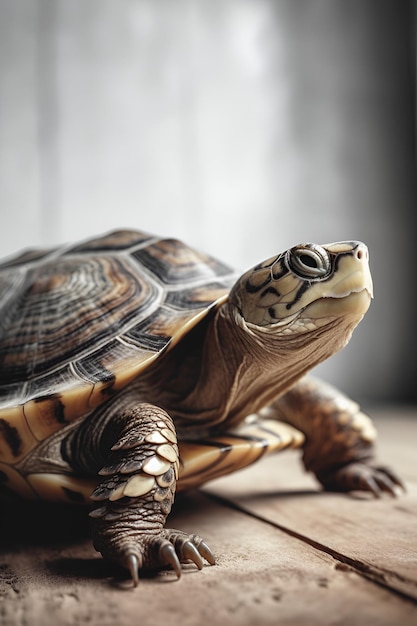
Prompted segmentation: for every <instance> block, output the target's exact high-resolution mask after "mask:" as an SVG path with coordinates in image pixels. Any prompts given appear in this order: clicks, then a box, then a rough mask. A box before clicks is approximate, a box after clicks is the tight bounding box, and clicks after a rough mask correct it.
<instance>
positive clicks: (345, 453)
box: [263, 377, 404, 497]
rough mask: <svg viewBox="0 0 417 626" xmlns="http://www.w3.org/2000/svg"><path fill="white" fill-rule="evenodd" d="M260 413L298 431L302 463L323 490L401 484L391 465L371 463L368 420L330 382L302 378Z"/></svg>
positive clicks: (372, 434) (377, 491) (376, 490)
mask: <svg viewBox="0 0 417 626" xmlns="http://www.w3.org/2000/svg"><path fill="white" fill-rule="evenodd" d="M263 413H264V414H265V415H266V416H268V417H270V418H271V417H274V418H275V419H278V420H281V421H284V422H287V423H288V424H291V425H292V426H294V427H295V428H297V429H298V430H300V431H301V432H302V433H304V435H305V437H306V441H305V446H304V454H303V461H304V465H305V467H306V469H307V470H309V471H312V472H314V473H315V475H316V476H317V478H318V480H319V481H320V483H321V484H322V485H323V486H324V487H325V488H326V489H328V490H330V491H354V490H362V491H371V492H372V493H373V494H374V495H375V496H377V497H379V496H380V495H381V493H382V492H387V493H389V494H391V495H396V492H395V488H396V487H397V486H399V487H401V488H402V489H404V485H403V483H402V481H401V479H400V478H399V477H398V476H397V475H396V474H395V472H394V471H393V470H391V469H390V468H388V467H384V466H380V465H377V464H376V463H375V460H374V458H375V450H374V442H375V439H376V430H375V428H374V426H373V424H372V422H371V419H370V418H369V417H368V416H367V415H365V414H364V413H362V411H361V410H360V407H359V405H358V404H357V403H356V402H353V401H352V400H350V399H349V398H347V397H346V396H345V395H344V394H342V393H341V392H339V391H338V390H337V389H335V388H334V387H332V386H331V385H329V384H327V383H324V382H323V381H320V380H318V379H315V378H310V377H306V378H303V379H302V380H300V381H299V382H298V383H297V384H296V385H294V386H293V387H292V388H291V389H290V390H289V391H288V392H287V393H286V394H285V395H284V396H282V397H280V398H279V399H278V400H276V401H275V402H274V403H273V404H272V405H271V406H270V407H268V409H267V410H264V411H263Z"/></svg>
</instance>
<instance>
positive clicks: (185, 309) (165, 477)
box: [0, 229, 403, 586]
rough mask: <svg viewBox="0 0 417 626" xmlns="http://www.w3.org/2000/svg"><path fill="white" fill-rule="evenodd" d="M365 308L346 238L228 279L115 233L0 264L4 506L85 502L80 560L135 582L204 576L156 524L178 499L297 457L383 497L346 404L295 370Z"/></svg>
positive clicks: (385, 488)
mask: <svg viewBox="0 0 417 626" xmlns="http://www.w3.org/2000/svg"><path fill="white" fill-rule="evenodd" d="M371 298H372V278H371V274H370V269H369V260H368V249H367V247H366V245H365V244H363V243H361V242H358V241H343V242H336V243H331V244H323V245H318V244H313V243H303V244H299V245H295V246H293V247H291V248H289V249H288V250H286V251H284V252H282V253H280V254H276V255H274V256H272V257H271V258H268V259H267V260H265V261H263V262H261V263H259V264H258V265H256V266H255V267H253V268H252V269H250V270H249V271H246V272H245V273H244V274H243V275H240V276H239V274H238V273H236V272H235V270H233V269H232V268H230V267H229V266H228V265H227V264H225V263H222V262H221V261H219V260H218V259H216V258H214V257H212V256H210V255H208V254H206V253H203V252H199V251H197V250H196V249H194V248H192V247H190V246H188V245H186V244H185V243H182V242H180V241H178V240H177V239H174V238H167V237H158V236H155V235H152V234H149V233H147V232H142V231H136V230H126V229H125V230H117V231H113V232H110V233H106V234H104V235H100V236H96V237H93V238H90V239H88V240H82V241H81V242H78V243H71V244H67V245H65V246H61V247H55V248H51V249H29V250H24V251H23V252H21V253H20V254H17V255H16V256H14V257H12V258H7V259H6V260H5V261H4V262H2V263H1V264H0V482H1V487H2V493H3V494H10V493H14V494H15V497H16V495H17V497H23V498H28V499H31V500H34V501H41V500H46V501H57V502H67V503H74V504H84V505H86V507H87V510H88V514H89V516H90V517H91V533H92V540H93V545H94V547H95V549H96V550H97V551H98V552H100V553H101V554H102V556H103V557H104V558H105V559H108V560H110V561H112V562H114V563H116V564H118V565H119V566H122V568H124V571H126V575H127V576H128V577H129V578H130V580H132V582H133V585H134V586H136V585H137V584H138V582H139V577H140V575H141V572H142V570H146V569H147V568H151V569H154V568H171V569H173V570H174V572H175V573H176V575H177V577H180V575H181V570H182V567H183V563H189V562H193V563H195V565H196V566H197V567H198V568H199V569H201V568H202V567H203V565H204V563H205V562H207V563H209V564H214V563H215V557H214V554H213V551H212V550H211V548H210V547H209V546H208V545H207V543H206V541H205V540H204V539H203V538H202V537H200V536H198V535H196V534H187V533H184V532H182V531H180V530H175V529H169V528H166V527H165V522H166V517H167V515H168V514H169V512H170V510H171V507H172V505H173V501H174V496H175V493H176V491H181V490H185V489H191V488H198V487H200V486H201V485H202V484H204V483H206V482H207V481H210V480H212V479H214V478H217V477H219V476H223V475H226V474H228V473H229V472H232V471H236V470H238V469H240V468H242V467H246V466H248V465H250V464H251V463H253V462H255V461H257V460H258V459H260V458H261V457H263V456H264V455H265V454H266V453H271V452H274V451H279V450H283V449H287V448H301V449H302V450H303V456H302V459H303V462H304V465H305V468H306V469H307V470H308V471H310V472H313V473H314V474H315V476H316V478H317V481H318V485H321V486H322V488H324V489H329V490H336V491H344V492H348V491H355V490H364V491H368V492H371V493H372V494H374V495H375V496H381V495H382V494H383V493H384V492H385V493H388V494H391V495H396V493H397V491H398V489H399V488H401V487H403V483H402V481H401V479H400V478H399V477H398V476H397V474H396V473H395V472H394V471H393V470H392V469H390V468H388V467H385V466H380V465H379V464H378V463H377V461H376V460H375V459H376V457H375V438H376V430H375V427H374V425H373V423H372V421H371V418H370V417H369V416H368V415H367V414H365V413H364V412H363V411H362V410H361V408H360V406H359V405H358V404H357V403H356V402H355V401H353V400H351V399H349V398H348V397H347V396H346V395H344V394H343V393H342V392H341V391H339V390H337V389H336V388H335V387H333V386H332V385H330V384H329V383H326V382H324V381H321V380H320V379H318V378H315V377H313V376H311V374H310V373H309V371H310V370H311V369H312V368H313V367H314V366H316V365H317V364H318V363H320V362H321V361H323V360H324V359H326V358H327V357H329V356H331V355H332V354H333V353H335V352H336V351H338V350H340V349H341V348H342V347H343V346H344V345H345V344H346V343H347V342H348V341H349V339H350V336H351V334H352V331H353V329H354V328H355V327H356V326H357V324H358V323H359V321H360V320H361V319H362V317H363V316H364V314H365V313H366V311H367V309H368V307H369V304H370V301H371Z"/></svg>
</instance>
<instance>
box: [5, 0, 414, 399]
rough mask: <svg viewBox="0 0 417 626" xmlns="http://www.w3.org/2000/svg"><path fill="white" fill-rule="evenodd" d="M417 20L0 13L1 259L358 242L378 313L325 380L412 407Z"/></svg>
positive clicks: (371, 4) (325, 3)
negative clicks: (56, 251) (365, 248)
mask: <svg viewBox="0 0 417 626" xmlns="http://www.w3.org/2000/svg"><path fill="white" fill-rule="evenodd" d="M412 4H413V3H411V2H408V1H406V0H404V1H403V2H401V3H398V1H397V0H378V1H376V0H349V2H346V0H158V1H155V0H0V89H1V92H0V218H1V222H0V252H1V253H2V255H6V254H9V253H11V252H12V251H14V250H16V249H19V248H21V247H24V246H29V245H54V244H56V243H59V242H63V241H68V240H72V239H78V238H82V237H86V236H88V235H90V234H96V233H100V232H102V231H106V230H109V229H112V228H120V227H134V228H140V229H144V230H149V231H151V232H157V233H161V234H167V235H173V236H177V237H181V238H183V239H185V240H186V241H187V242H188V243H191V244H193V245H195V246H198V247H200V248H203V249H205V250H207V251H208V252H210V253H212V254H214V255H217V256H218V257H220V258H222V259H223V260H225V261H228V262H229V263H231V264H233V265H235V266H238V267H241V268H242V269H243V268H246V267H247V266H250V265H252V264H254V263H256V262H258V261H260V260H261V259H262V258H266V257H268V256H270V255H272V254H274V253H275V252H278V251H281V250H283V249H286V248H288V247H289V246H291V245H294V244H295V243H299V242H301V241H316V242H317V243H323V242H326V241H334V240H340V239H362V240H364V241H365V242H366V243H368V245H369V247H370V251H371V259H372V269H373V275H374V279H375V292H376V298H375V302H374V303H373V305H372V308H371V310H370V312H369V313H368V315H367V317H366V318H365V320H364V322H363V323H362V325H361V327H360V328H359V329H358V331H357V332H356V334H355V336H354V339H353V340H352V343H351V345H350V346H349V348H348V349H347V350H345V351H344V352H343V353H342V354H341V355H340V356H337V357H335V358H334V359H332V360H331V361H330V362H329V365H326V366H323V367H322V368H321V369H322V372H323V369H324V373H325V374H326V376H327V377H328V378H330V379H331V380H332V381H333V382H336V383H337V384H339V385H340V386H342V387H343V388H344V389H346V390H347V391H349V392H352V393H356V395H357V396H359V397H361V398H364V399H365V400H367V401H369V402H371V401H372V402H377V403H379V402H384V401H387V400H395V401H398V400H410V399H411V400H412V399H415V398H416V391H415V389H414V372H415V357H414V354H413V351H412V348H411V343H410V337H411V336H412V335H411V333H412V330H413V322H414V321H413V319H412V313H411V305H412V304H413V302H412V298H413V297H414V296H413V295H412V291H411V289H410V281H412V280H413V275H412V265H411V261H412V257H411V243H412V227H413V224H414V212H415V175H414V167H415V164H414V160H413V134H414V126H413V85H414V75H413V74H412V69H413V65H412V62H411V57H410V50H411V48H410V45H411V42H412V39H411V30H410V19H411V6H412Z"/></svg>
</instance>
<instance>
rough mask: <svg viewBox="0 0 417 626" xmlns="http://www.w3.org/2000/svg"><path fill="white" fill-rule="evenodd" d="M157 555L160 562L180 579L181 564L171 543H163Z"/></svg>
mask: <svg viewBox="0 0 417 626" xmlns="http://www.w3.org/2000/svg"><path fill="white" fill-rule="evenodd" d="M159 554H160V557H161V560H162V562H163V563H165V564H166V565H170V566H171V567H172V569H173V570H174V572H175V573H176V575H177V578H181V563H180V561H179V559H178V556H177V553H176V552H175V548H174V546H173V545H172V543H164V545H163V546H162V548H161V549H160V552H159Z"/></svg>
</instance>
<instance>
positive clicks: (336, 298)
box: [229, 241, 372, 351]
mask: <svg viewBox="0 0 417 626" xmlns="http://www.w3.org/2000/svg"><path fill="white" fill-rule="evenodd" d="M371 298H372V278H371V274H370V270H369V260H368V249H367V247H366V246H365V244H363V243H361V242H358V241H352V242H350V241H349V242H348V241H344V242H338V243H331V244H325V245H316V244H312V243H306V244H300V245H298V246H294V247H293V248H291V249H289V250H287V251H286V252H284V253H282V254H280V255H278V256H276V257H273V258H271V259H268V260H266V261H264V262H263V263H260V264H259V265H257V266H255V267H254V268H253V269H251V270H249V271H248V272H246V273H245V274H244V275H243V276H242V277H241V278H240V279H239V280H238V281H237V283H236V284H235V286H234V287H233V289H232V291H231V293H230V298H229V302H230V303H231V304H232V306H233V307H234V309H235V312H236V314H235V317H236V318H240V319H241V322H242V323H243V324H244V325H246V327H247V328H249V329H254V328H255V329H258V330H260V331H264V332H267V333H268V334H271V333H272V334H273V335H275V336H278V335H279V336H280V337H282V338H284V337H288V336H295V335H298V336H300V335H304V336H306V335H307V334H308V333H316V331H318V330H319V329H321V330H323V327H325V326H329V325H330V326H331V327H332V328H336V327H338V328H341V329H342V332H341V333H338V334H339V335H340V338H339V341H338V343H340V344H342V345H344V344H345V343H346V342H347V341H348V339H349V337H350V334H351V332H352V330H353V329H354V327H355V326H356V325H357V324H358V323H359V321H360V320H361V319H362V317H363V315H364V314H365V313H366V311H367V309H368V307H369V304H370V301H371ZM322 334H323V333H322V332H320V335H322ZM342 345H339V346H338V348H340V347H342ZM338 348H336V347H335V349H338ZM333 351H334V350H333Z"/></svg>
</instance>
